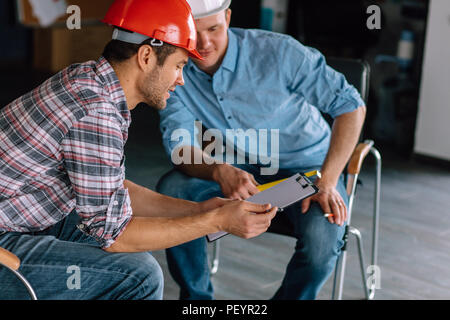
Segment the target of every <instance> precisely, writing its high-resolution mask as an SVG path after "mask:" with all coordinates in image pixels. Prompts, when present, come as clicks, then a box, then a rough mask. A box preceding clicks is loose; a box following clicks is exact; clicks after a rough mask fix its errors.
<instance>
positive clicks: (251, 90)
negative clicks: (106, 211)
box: [157, 0, 366, 299]
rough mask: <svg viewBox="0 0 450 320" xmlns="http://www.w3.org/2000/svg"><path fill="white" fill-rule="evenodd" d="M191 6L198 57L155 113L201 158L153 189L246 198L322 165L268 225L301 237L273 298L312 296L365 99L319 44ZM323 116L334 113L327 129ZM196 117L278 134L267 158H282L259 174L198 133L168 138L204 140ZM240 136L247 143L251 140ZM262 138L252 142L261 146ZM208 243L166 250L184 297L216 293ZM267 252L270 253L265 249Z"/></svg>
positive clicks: (322, 277) (328, 263)
mask: <svg viewBox="0 0 450 320" xmlns="http://www.w3.org/2000/svg"><path fill="white" fill-rule="evenodd" d="M188 2H189V4H190V5H191V8H192V9H193V14H194V18H195V19H196V24H197V30H198V38H199V41H198V45H197V49H198V51H199V53H200V54H201V55H202V56H203V57H204V60H202V61H200V60H197V59H193V60H192V61H190V62H189V63H188V65H187V66H186V68H185V70H184V78H185V81H186V84H185V87H179V88H177V90H176V91H175V92H174V94H173V95H172V97H171V98H170V99H169V100H168V106H167V108H166V109H165V110H163V111H161V112H160V115H161V123H160V125H161V131H162V134H163V143H164V146H165V148H166V151H167V153H168V154H169V155H170V156H171V157H172V159H175V158H176V157H174V155H178V154H181V153H180V150H181V152H182V154H183V155H186V154H190V156H191V157H192V158H194V159H203V162H202V163H200V164H190V163H188V162H186V161H185V162H183V163H181V164H177V166H176V168H175V170H173V171H171V172H170V173H168V174H167V175H166V176H164V177H163V178H162V179H161V181H160V182H159V184H158V187H157V190H158V191H160V192H161V193H163V194H167V195H170V196H173V197H178V198H183V199H188V200H193V201H202V200H204V199H207V198H208V197H211V196H225V197H227V198H231V199H247V198H248V197H249V196H252V195H254V194H255V193H257V192H258V189H257V188H256V186H257V184H258V183H266V182H269V181H274V180H278V179H280V178H286V177H289V176H290V175H292V174H294V173H296V172H308V171H310V170H320V171H321V173H322V176H321V178H317V179H316V180H315V184H316V185H317V186H318V187H319V189H320V192H319V193H318V194H316V195H314V196H312V197H310V198H308V199H306V200H304V201H302V202H301V203H298V204H297V205H295V206H292V207H290V208H289V209H286V210H285V212H283V213H280V214H278V215H277V217H276V218H275V219H274V220H273V221H272V226H274V225H275V224H276V223H278V221H279V220H280V219H284V220H285V221H284V223H288V224H290V226H291V229H292V232H293V235H294V236H295V237H296V238H297V245H296V247H295V250H294V253H293V256H292V258H291V260H290V262H289V264H288V265H287V268H286V274H285V277H284V279H283V282H282V285H281V286H280V288H279V289H278V291H277V292H276V293H275V295H274V297H273V298H275V299H315V298H316V296H317V294H318V292H319V290H320V288H321V287H322V286H323V284H324V283H325V281H326V280H327V279H328V277H329V276H330V274H331V273H332V271H333V268H334V266H335V263H336V259H337V257H338V255H339V254H340V250H341V247H342V245H343V241H342V238H343V235H344V230H345V224H346V223H345V221H346V219H347V203H348V199H347V196H346V192H345V187H344V183H343V177H342V171H343V169H344V167H345V165H346V163H347V161H348V159H349V158H350V156H351V153H352V151H353V150H354V148H355V146H356V143H357V141H358V138H359V135H360V132H361V128H362V125H363V122H364V118H365V112H366V109H365V106H364V102H363V100H362V99H361V97H360V95H359V93H358V92H357V91H356V90H355V88H354V87H352V86H351V85H349V84H348V83H347V81H346V80H345V78H344V76H343V75H342V74H340V73H338V72H336V71H334V70H333V69H331V68H330V67H328V66H327V65H326V61H325V59H324V57H323V55H321V54H320V53H319V52H318V51H317V50H315V49H313V48H308V47H305V46H303V45H302V44H301V43H299V42H298V41H297V40H295V39H293V38H292V37H290V36H287V35H282V34H277V33H272V32H267V31H262V30H244V29H238V28H229V24H230V19H231V10H230V9H229V8H228V6H229V5H230V1H229V0H228V1H224V0H188ZM321 112H324V113H327V114H329V115H330V116H331V117H332V118H333V119H334V123H333V127H332V129H330V127H329V125H328V124H327V122H326V121H325V120H324V118H323V117H322V115H321ZM196 121H201V123H202V124H203V126H204V127H205V128H207V129H215V130H216V132H220V133H222V135H223V136H226V133H227V130H229V129H235V130H241V132H242V131H243V132H245V131H247V130H252V129H258V130H260V129H266V130H269V131H270V130H278V131H277V132H279V140H278V141H276V140H275V144H276V143H277V142H278V147H279V149H278V153H277V154H275V155H271V156H272V158H277V159H278V160H279V170H278V172H277V173H276V174H274V175H269V176H268V175H264V174H262V171H261V170H260V169H261V167H262V166H263V164H264V163H262V161H260V162H257V163H251V162H250V163H247V162H246V163H245V164H244V165H239V164H238V165H237V164H235V163H223V162H222V161H219V160H220V159H219V160H218V159H217V157H215V158H211V155H210V154H206V153H205V152H204V151H202V148H201V147H202V146H201V144H200V143H199V142H197V140H195V139H192V140H189V139H183V141H181V142H180V141H179V140H177V139H173V138H174V137H173V136H172V133H173V132H175V131H176V130H177V129H178V130H179V129H180V128H182V129H184V130H186V131H188V132H190V133H191V134H190V136H191V137H196V136H197V135H199V134H200V136H201V132H199V128H198V126H195V125H194V123H195V122H196ZM196 123H198V122H196ZM175 138H176V137H175ZM246 138H248V139H249V141H250V143H251V142H252V141H251V140H252V139H253V140H254V139H255V138H254V137H253V138H252V137H251V136H248V137H246ZM204 140H205V139H204ZM258 140H259V141H257V142H256V145H257V143H258V142H261V139H258ZM250 143H249V144H250ZM275 150H276V149H275ZM238 151H239V150H238ZM240 151H242V152H243V153H245V156H246V158H248V159H251V158H252V155H253V152H254V151H252V150H249V148H247V145H246V146H245V149H244V150H240ZM191 157H188V159H190V158H191ZM325 214H327V215H326V217H327V218H325V217H324V215H325ZM269 230H270V229H269ZM206 243H207V242H206V240H205V238H199V239H197V240H195V241H192V242H189V243H186V244H183V245H181V246H178V247H174V248H171V249H168V250H167V259H168V264H169V269H170V271H171V273H172V276H173V278H174V279H175V280H176V281H177V283H178V284H179V285H180V287H181V293H180V298H182V299H212V298H213V288H212V285H211V281H210V274H209V268H208V262H207V254H206V252H207V247H206ZM267 257H268V259H270V252H267ZM257 267H258V266H255V268H257ZM261 281H262V279H261Z"/></svg>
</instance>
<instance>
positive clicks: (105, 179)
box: [62, 113, 132, 248]
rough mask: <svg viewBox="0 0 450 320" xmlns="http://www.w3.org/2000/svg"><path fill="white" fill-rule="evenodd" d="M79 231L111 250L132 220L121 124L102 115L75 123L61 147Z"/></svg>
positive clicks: (92, 115)
mask: <svg viewBox="0 0 450 320" xmlns="http://www.w3.org/2000/svg"><path fill="white" fill-rule="evenodd" d="M62 149H63V150H62V154H63V161H64V166H65V168H66V170H67V174H68V176H69V179H70V182H71V185H72V189H73V193H74V197H75V201H76V211H77V213H78V215H79V216H80V217H81V222H80V224H79V225H78V228H79V229H80V230H81V231H83V232H84V233H86V234H88V235H89V236H91V237H93V238H94V239H95V240H97V241H98V242H99V243H100V245H101V247H102V248H107V247H109V246H111V245H112V244H113V243H114V241H115V240H116V239H117V237H118V236H119V235H120V234H121V233H122V232H123V230H124V229H125V227H126V226H127V224H128V223H129V221H130V220H131V216H132V210H131V201H130V197H129V194H128V190H127V189H125V188H124V187H123V182H124V179H125V165H124V161H123V159H124V155H123V153H124V138H123V134H122V131H121V124H120V122H119V121H117V120H116V119H115V118H114V117H111V116H109V115H105V114H100V113H96V114H90V115H87V116H85V117H83V118H82V119H80V120H79V121H77V122H75V123H74V124H73V126H72V128H71V129H70V131H69V132H68V134H67V135H66V136H65V138H64V140H63V143H62Z"/></svg>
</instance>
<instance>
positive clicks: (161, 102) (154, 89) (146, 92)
mask: <svg viewBox="0 0 450 320" xmlns="http://www.w3.org/2000/svg"><path fill="white" fill-rule="evenodd" d="M161 81H162V80H161V68H159V67H158V66H157V67H155V69H153V70H152V71H151V72H150V73H149V74H148V75H147V76H146V77H145V80H144V82H143V84H142V85H141V88H140V91H141V92H142V96H143V97H144V101H143V102H144V103H146V104H147V105H149V106H150V107H152V108H154V109H156V110H163V109H164V108H165V107H166V99H165V94H166V92H167V91H168V89H166V87H165V86H164V85H163V84H162V83H161Z"/></svg>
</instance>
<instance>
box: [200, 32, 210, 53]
mask: <svg viewBox="0 0 450 320" xmlns="http://www.w3.org/2000/svg"><path fill="white" fill-rule="evenodd" d="M210 42H211V41H210V39H209V36H208V34H207V33H206V32H205V33H198V36H197V49H198V50H203V49H206V48H208V46H209V45H210Z"/></svg>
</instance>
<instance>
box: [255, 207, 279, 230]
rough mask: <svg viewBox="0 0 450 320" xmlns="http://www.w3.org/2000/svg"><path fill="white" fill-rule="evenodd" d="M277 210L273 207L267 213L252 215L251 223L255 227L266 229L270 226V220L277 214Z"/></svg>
mask: <svg viewBox="0 0 450 320" xmlns="http://www.w3.org/2000/svg"><path fill="white" fill-rule="evenodd" d="M277 210H278V208H277V207H273V208H272V209H270V210H269V211H268V212H267V213H264V214H256V215H254V217H253V219H254V220H253V223H254V224H255V226H258V227H263V228H268V226H270V221H272V219H273V218H274V217H275V215H276V214H277Z"/></svg>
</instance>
